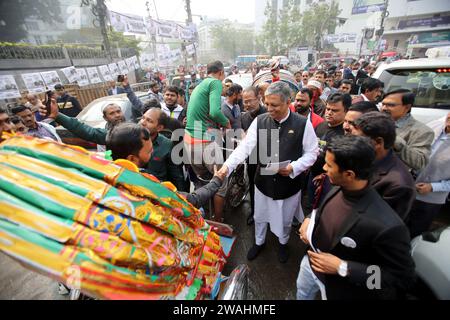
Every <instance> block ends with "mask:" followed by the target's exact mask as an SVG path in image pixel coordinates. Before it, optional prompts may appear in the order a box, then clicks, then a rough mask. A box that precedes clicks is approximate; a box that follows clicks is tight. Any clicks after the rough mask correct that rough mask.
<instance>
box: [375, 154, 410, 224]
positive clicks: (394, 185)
mask: <svg viewBox="0 0 450 320" xmlns="http://www.w3.org/2000/svg"><path fill="white" fill-rule="evenodd" d="M371 184H372V186H373V187H374V188H375V190H376V191H377V192H378V194H379V195H380V196H381V197H382V198H383V200H384V201H386V202H387V204H388V205H390V206H391V208H392V209H394V211H395V212H397V214H398V215H399V217H400V218H401V219H402V220H403V221H406V219H407V218H408V215H409V212H410V211H411V208H412V205H413V203H414V200H415V199H416V187H415V184H414V180H413V178H412V176H411V174H410V173H409V171H408V168H407V167H406V166H405V164H404V163H403V162H402V161H401V160H400V159H399V158H398V156H396V155H395V154H394V152H392V151H391V152H390V153H389V155H388V156H387V157H386V158H384V159H383V160H381V161H380V162H378V163H377V165H376V167H375V172H374V175H373V177H372V179H371Z"/></svg>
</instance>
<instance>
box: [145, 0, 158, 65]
mask: <svg viewBox="0 0 450 320" xmlns="http://www.w3.org/2000/svg"><path fill="white" fill-rule="evenodd" d="M145 6H146V7H147V13H148V18H149V19H152V14H151V13H150V2H148V1H147V2H146V3H145ZM151 37H152V49H153V57H154V59H155V62H156V63H157V64H158V52H157V50H156V34H152V35H151Z"/></svg>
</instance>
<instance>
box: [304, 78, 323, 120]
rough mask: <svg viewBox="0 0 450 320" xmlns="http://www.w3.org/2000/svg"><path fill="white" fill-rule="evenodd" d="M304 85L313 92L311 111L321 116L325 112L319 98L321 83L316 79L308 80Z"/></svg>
mask: <svg viewBox="0 0 450 320" xmlns="http://www.w3.org/2000/svg"><path fill="white" fill-rule="evenodd" d="M306 87H307V88H308V89H309V90H311V91H312V93H313V97H312V99H311V108H312V111H313V112H314V113H315V114H317V115H318V116H320V117H322V118H323V116H324V113H325V103H324V102H323V100H322V99H321V98H320V96H321V95H322V83H320V82H319V81H317V80H309V81H308V85H307V86H306Z"/></svg>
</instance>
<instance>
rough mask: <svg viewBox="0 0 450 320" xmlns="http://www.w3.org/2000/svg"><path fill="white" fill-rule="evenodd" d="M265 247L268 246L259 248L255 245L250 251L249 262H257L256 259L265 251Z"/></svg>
mask: <svg viewBox="0 0 450 320" xmlns="http://www.w3.org/2000/svg"><path fill="white" fill-rule="evenodd" d="M265 246H266V244H263V245H261V246H258V245H256V244H255V245H253V247H252V248H251V249H250V250H249V251H248V254H247V260H248V261H252V260H255V259H256V257H257V256H258V255H259V253H260V252H261V251H262V250H263V249H264V247H265Z"/></svg>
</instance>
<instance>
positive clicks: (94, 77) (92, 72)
mask: <svg viewBox="0 0 450 320" xmlns="http://www.w3.org/2000/svg"><path fill="white" fill-rule="evenodd" d="M86 72H87V74H88V76H89V80H91V83H92V84H96V83H101V82H103V81H102V79H100V75H99V73H98V70H97V67H92V68H86Z"/></svg>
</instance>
